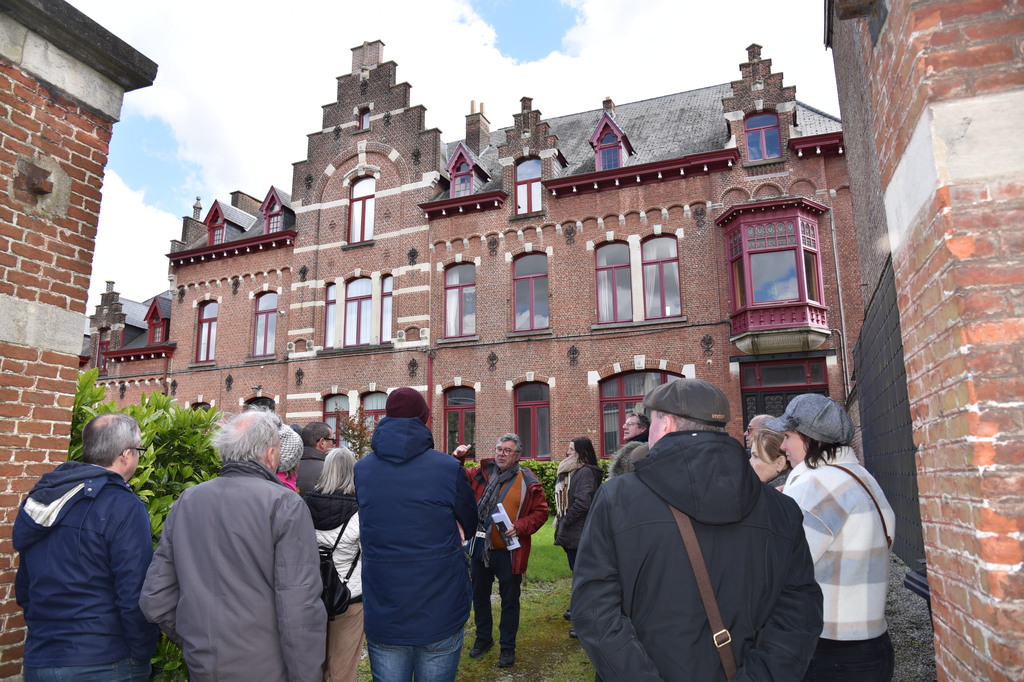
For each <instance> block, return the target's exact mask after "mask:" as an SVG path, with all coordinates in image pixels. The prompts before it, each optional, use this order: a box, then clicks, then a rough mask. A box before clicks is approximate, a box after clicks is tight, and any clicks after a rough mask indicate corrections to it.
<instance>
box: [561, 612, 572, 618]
mask: <svg viewBox="0 0 1024 682" xmlns="http://www.w3.org/2000/svg"><path fill="white" fill-rule="evenodd" d="M562 618H565V619H566V620H572V611H570V610H569V609H566V610H565V613H563V614H562Z"/></svg>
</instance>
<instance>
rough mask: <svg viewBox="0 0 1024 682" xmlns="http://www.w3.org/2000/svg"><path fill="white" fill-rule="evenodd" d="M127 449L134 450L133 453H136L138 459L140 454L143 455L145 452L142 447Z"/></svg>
mask: <svg viewBox="0 0 1024 682" xmlns="http://www.w3.org/2000/svg"><path fill="white" fill-rule="evenodd" d="M128 449H129V450H134V451H135V453H136V454H137V455H138V456H139V457H142V453H144V452H145V451H146V448H144V447H141V446H140V447H137V448H128Z"/></svg>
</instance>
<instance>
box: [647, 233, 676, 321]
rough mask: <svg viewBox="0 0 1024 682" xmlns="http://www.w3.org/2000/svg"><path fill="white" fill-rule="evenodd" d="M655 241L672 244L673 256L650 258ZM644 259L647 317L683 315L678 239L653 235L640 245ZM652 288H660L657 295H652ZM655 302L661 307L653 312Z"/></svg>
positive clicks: (649, 318) (657, 317)
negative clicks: (649, 248) (650, 249)
mask: <svg viewBox="0 0 1024 682" xmlns="http://www.w3.org/2000/svg"><path fill="white" fill-rule="evenodd" d="M655 244H665V245H668V244H671V246H672V255H671V256H664V257H662V258H655V257H651V258H648V256H647V254H648V247H650V246H652V245H655ZM640 258H641V261H640V262H641V266H642V268H643V283H644V319H647V320H661V319H667V318H670V317H679V316H680V315H682V314H683V311H682V300H681V297H680V294H679V279H680V277H679V244H678V242H677V240H676V238H675V237H653V238H651V239H648V240H646V241H644V242H643V243H642V244H641V245H640ZM652 290H656V292H655V293H656V296H655V295H654V294H652ZM655 297H656V298H657V300H656V301H655V300H654V298H655ZM654 303H657V309H656V310H655V312H653V313H652V312H651V309H652V307H654V306H653V305H652V304H654Z"/></svg>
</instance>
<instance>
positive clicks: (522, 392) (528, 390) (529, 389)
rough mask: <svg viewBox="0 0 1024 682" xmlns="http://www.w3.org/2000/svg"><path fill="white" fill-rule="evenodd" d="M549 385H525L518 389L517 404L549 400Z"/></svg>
mask: <svg viewBox="0 0 1024 682" xmlns="http://www.w3.org/2000/svg"><path fill="white" fill-rule="evenodd" d="M548 393H549V392H548V385H547V384H541V383H532V384H523V385H522V386H520V387H519V388H517V389H516V402H520V403H528V402H535V401H540V400H547V399H548Z"/></svg>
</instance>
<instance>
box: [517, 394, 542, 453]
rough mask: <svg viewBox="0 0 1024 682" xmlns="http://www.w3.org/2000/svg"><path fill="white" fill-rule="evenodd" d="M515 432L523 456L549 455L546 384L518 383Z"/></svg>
mask: <svg viewBox="0 0 1024 682" xmlns="http://www.w3.org/2000/svg"><path fill="white" fill-rule="evenodd" d="M514 395H515V406H514V407H515V414H516V424H515V429H516V433H517V434H518V435H519V439H520V440H522V441H523V456H524V457H534V458H536V457H550V456H551V403H550V392H549V389H548V385H547V384H542V383H540V382H533V383H529V384H520V385H519V386H518V387H516V390H515V394H514Z"/></svg>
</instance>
